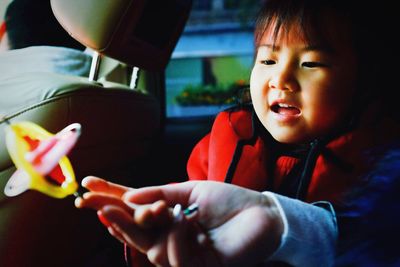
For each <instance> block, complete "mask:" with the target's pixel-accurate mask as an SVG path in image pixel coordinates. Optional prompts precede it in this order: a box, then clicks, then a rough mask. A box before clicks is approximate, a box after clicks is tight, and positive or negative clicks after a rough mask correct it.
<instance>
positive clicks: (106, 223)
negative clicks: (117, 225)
mask: <svg viewBox="0 0 400 267" xmlns="http://www.w3.org/2000/svg"><path fill="white" fill-rule="evenodd" d="M97 216H98V218H99V220H100V222H101V223H102V224H103V225H104V226H105V227H107V230H108V232H109V233H110V234H111V235H112V236H113V237H115V238H116V239H117V240H119V241H120V242H121V243H127V242H126V240H125V239H124V237H123V236H122V235H121V233H120V232H118V231H117V230H115V229H114V228H113V227H112V225H111V223H110V222H109V221H108V220H107V219H106V218H105V217H104V216H103V212H102V211H101V210H98V211H97Z"/></svg>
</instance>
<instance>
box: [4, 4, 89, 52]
mask: <svg viewBox="0 0 400 267" xmlns="http://www.w3.org/2000/svg"><path fill="white" fill-rule="evenodd" d="M4 21H5V23H6V28H7V35H8V39H9V46H10V49H19V48H25V47H29V46H39V45H49V46H62V47H69V48H74V49H79V50H84V49H85V46H83V45H82V44H80V43H79V42H78V41H76V40H75V39H73V38H72V37H71V36H70V35H69V34H68V33H67V31H66V30H65V29H64V28H62V26H61V25H60V24H59V22H58V21H57V19H56V18H55V16H54V14H53V11H52V9H51V5H50V0H13V1H12V2H11V3H10V4H9V5H8V6H7V9H6V12H5V18H4Z"/></svg>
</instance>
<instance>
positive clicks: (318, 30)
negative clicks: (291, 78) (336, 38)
mask: <svg viewBox="0 0 400 267" xmlns="http://www.w3.org/2000/svg"><path fill="white" fill-rule="evenodd" d="M307 3H308V1H291V2H290V3H287V2H286V3H282V1H279V0H278V1H267V4H266V7H265V8H263V9H262V11H261V13H260V14H259V16H258V19H257V20H256V28H255V36H254V38H255V45H256V47H258V46H259V45H260V42H261V39H262V37H263V35H264V34H265V33H266V32H270V33H271V34H273V36H272V39H273V41H274V44H275V43H276V42H277V41H278V38H280V39H281V38H287V37H288V35H289V32H290V30H291V29H293V27H296V28H297V29H298V31H297V32H298V34H299V35H300V36H301V37H302V38H303V39H304V42H305V43H306V44H307V45H309V46H316V45H323V46H327V44H328V41H327V36H325V35H326V33H324V31H323V29H322V27H323V26H322V25H325V22H326V20H325V19H324V14H326V9H325V8H320V9H318V8H317V7H315V6H313V7H310V6H309V5H308V4H307Z"/></svg>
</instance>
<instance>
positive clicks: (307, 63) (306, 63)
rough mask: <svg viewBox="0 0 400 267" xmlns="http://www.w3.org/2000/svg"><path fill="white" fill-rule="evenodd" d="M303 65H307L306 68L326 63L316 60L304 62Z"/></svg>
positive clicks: (324, 65) (323, 65) (321, 65)
mask: <svg viewBox="0 0 400 267" xmlns="http://www.w3.org/2000/svg"><path fill="white" fill-rule="evenodd" d="M301 65H302V66H303V67H306V68H318V67H326V64H324V63H321V62H315V61H307V62H303V63H302V64H301Z"/></svg>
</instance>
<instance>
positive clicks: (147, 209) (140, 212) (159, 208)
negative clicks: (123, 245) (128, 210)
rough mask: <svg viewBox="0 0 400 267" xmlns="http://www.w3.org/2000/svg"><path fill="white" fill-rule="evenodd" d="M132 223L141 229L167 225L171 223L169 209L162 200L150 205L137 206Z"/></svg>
mask: <svg viewBox="0 0 400 267" xmlns="http://www.w3.org/2000/svg"><path fill="white" fill-rule="evenodd" d="M134 221H135V223H136V224H138V225H139V226H140V227H143V228H151V227H157V226H162V225H168V224H169V223H170V222H171V216H170V212H169V207H168V206H167V204H166V203H165V202H164V201H162V200H160V201H156V202H155V203H153V204H150V205H137V207H136V209H135V214H134Z"/></svg>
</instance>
